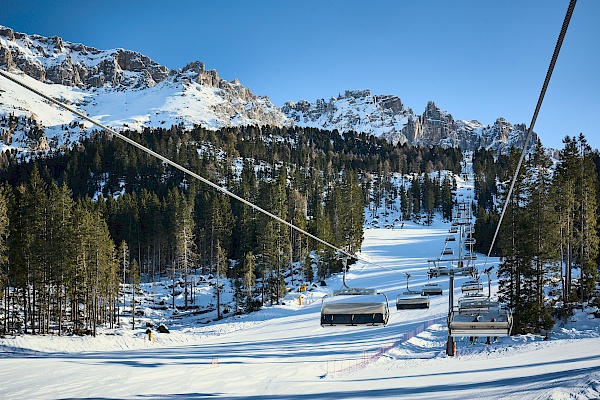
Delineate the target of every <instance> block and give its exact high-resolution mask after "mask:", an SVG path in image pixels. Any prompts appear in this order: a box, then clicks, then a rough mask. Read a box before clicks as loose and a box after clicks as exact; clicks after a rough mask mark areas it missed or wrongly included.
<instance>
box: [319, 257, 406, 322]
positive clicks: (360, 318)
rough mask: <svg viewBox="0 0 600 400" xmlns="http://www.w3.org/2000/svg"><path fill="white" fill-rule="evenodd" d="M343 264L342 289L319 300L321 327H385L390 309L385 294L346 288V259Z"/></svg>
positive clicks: (363, 289)
mask: <svg viewBox="0 0 600 400" xmlns="http://www.w3.org/2000/svg"><path fill="white" fill-rule="evenodd" d="M343 262H344V268H343V271H344V275H343V281H342V284H343V289H340V290H334V291H333V297H329V296H324V297H323V298H322V299H321V326H324V325H329V326H333V325H371V326H374V325H384V326H385V325H387V323H388V319H389V316H390V308H389V304H388V298H387V296H386V295H385V293H379V292H377V290H376V289H366V288H350V287H348V285H346V265H347V260H346V258H344V260H343ZM407 285H408V283H407ZM381 296H383V298H382V297H381ZM326 298H327V301H325V300H326ZM384 300H385V301H384Z"/></svg>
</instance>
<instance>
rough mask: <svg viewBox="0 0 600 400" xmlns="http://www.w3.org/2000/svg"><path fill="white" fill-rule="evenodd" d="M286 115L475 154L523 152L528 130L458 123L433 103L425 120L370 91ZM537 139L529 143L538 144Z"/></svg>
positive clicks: (501, 122)
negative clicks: (482, 150)
mask: <svg viewBox="0 0 600 400" xmlns="http://www.w3.org/2000/svg"><path fill="white" fill-rule="evenodd" d="M282 111H283V112H284V113H285V114H286V115H287V116H288V117H290V118H291V119H293V120H294V122H295V124H297V125H299V126H310V127H316V128H323V129H337V130H338V131H339V132H346V131H350V130H354V131H357V132H366V133H370V134H373V135H375V136H379V137H383V138H385V139H387V140H388V141H391V142H393V143H400V144H404V143H407V144H409V145H414V146H433V145H439V146H442V147H460V148H462V149H463V150H475V149H477V148H479V147H481V146H483V147H485V148H488V149H494V150H496V151H499V152H501V153H507V152H509V151H510V148H511V147H512V146H514V147H516V148H521V147H522V146H523V142H524V141H525V137H526V135H527V130H526V128H525V126H524V125H522V124H521V125H515V126H513V125H512V124H510V123H509V122H507V121H506V120H505V119H503V118H498V119H497V120H496V122H495V123H494V125H493V126H491V127H490V126H487V127H485V126H484V125H483V124H481V123H480V122H478V121H475V120H473V121H464V120H455V119H454V118H453V117H452V115H451V114H449V113H448V112H446V111H443V110H441V109H440V108H439V107H437V106H436V105H435V103H434V102H432V101H430V102H428V103H427V106H426V107H425V111H424V112H423V114H421V115H417V114H414V113H413V112H412V110H411V109H408V110H406V109H405V108H404V105H403V104H402V101H401V100H400V98H398V97H397V96H393V95H384V96H380V95H375V96H374V95H372V94H371V92H370V91H369V90H353V91H346V92H345V93H344V95H343V96H342V95H339V96H338V97H337V98H331V99H330V100H329V102H326V101H325V100H323V99H320V100H317V101H315V102H314V103H309V102H308V101H306V100H301V101H299V102H297V103H293V102H287V103H286V104H285V105H284V106H283V107H282ZM536 140H537V136H536V135H534V137H533V138H532V141H531V143H535V141H536Z"/></svg>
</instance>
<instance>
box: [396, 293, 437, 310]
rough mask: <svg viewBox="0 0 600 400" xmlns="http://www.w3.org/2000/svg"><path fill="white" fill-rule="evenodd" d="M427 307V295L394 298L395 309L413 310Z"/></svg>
mask: <svg viewBox="0 0 600 400" xmlns="http://www.w3.org/2000/svg"><path fill="white" fill-rule="evenodd" d="M423 308H429V297H400V296H398V297H397V298H396V309H397V310H414V309H423Z"/></svg>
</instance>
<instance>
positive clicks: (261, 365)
mask: <svg viewBox="0 0 600 400" xmlns="http://www.w3.org/2000/svg"><path fill="white" fill-rule="evenodd" d="M459 187H460V188H461V189H459V190H464V189H465V188H466V187H467V185H466V184H465V183H464V182H462V181H459ZM464 193H465V194H466V193H467V192H466V191H465V192H464ZM395 218H396V216H395V215H391V216H388V219H389V220H391V221H394V219H395ZM381 219H382V220H383V218H381ZM367 224H370V225H369V227H370V228H369V229H366V230H365V241H364V245H363V248H362V255H363V256H365V257H366V258H368V259H370V260H371V261H372V262H374V263H377V264H378V265H379V266H381V267H384V268H380V267H379V266H378V265H372V264H366V263H361V262H358V263H357V264H355V265H353V266H352V267H351V269H350V271H349V273H348V275H347V281H348V283H349V284H350V285H351V286H353V287H372V288H376V289H378V290H380V291H384V292H385V293H386V294H387V296H388V298H389V302H390V321H389V324H388V325H387V326H386V327H381V326H378V327H365V326H359V327H321V326H320V324H319V320H320V306H321V300H320V299H321V297H322V296H323V295H325V294H327V293H330V291H331V290H333V289H338V288H339V287H341V285H342V278H341V276H334V277H332V278H330V279H328V280H327V286H326V287H317V288H314V291H312V292H310V293H309V296H308V297H307V298H306V299H305V304H304V305H302V306H301V305H298V302H297V296H298V293H297V292H292V293H290V294H288V296H287V297H286V299H285V305H275V306H270V307H265V308H264V309H263V310H261V311H259V312H256V313H252V314H248V315H244V316H241V317H231V318H226V319H224V320H221V321H218V322H213V323H211V324H208V325H197V324H196V325H194V324H192V323H191V322H190V323H186V322H185V319H182V320H181V322H180V324H181V326H178V327H172V329H171V333H170V334H159V333H157V334H156V337H157V342H149V341H148V340H146V335H145V334H144V331H145V326H143V327H142V326H139V328H137V329H135V330H132V329H131V325H129V329H125V328H121V329H117V330H113V331H108V330H104V331H102V333H101V334H100V335H98V336H97V337H95V338H94V337H72V336H67V337H58V336H49V335H27V336H18V337H12V338H11V337H9V338H2V339H0V367H1V368H0V382H2V384H1V385H0V398H3V399H24V398H35V399H57V398H107V399H117V398H118V399H122V398H127V399H130V398H131V399H139V398H195V399H218V398H222V399H225V398H240V399H292V398H293V399H300V400H303V399H307V400H308V399H311V400H312V399H367V398H369V399H373V398H386V399H388V398H407V399H552V400H564V399H594V398H600V329H599V325H600V323H599V321H598V320H597V319H588V318H589V317H588V316H589V315H590V314H587V313H585V312H584V311H581V312H580V313H578V314H576V315H575V316H574V318H573V319H572V320H571V321H570V322H568V323H566V324H565V326H557V327H556V328H555V329H554V331H553V332H552V334H551V336H550V339H549V340H543V339H542V338H541V337H540V336H535V335H517V336H513V337H507V338H500V340H499V342H498V343H496V344H493V345H491V346H486V345H484V344H483V342H484V341H485V340H484V339H483V338H482V341H481V342H480V343H479V344H477V345H473V346H469V344H468V339H467V338H459V339H457V356H456V357H448V356H446V354H445V345H446V340H447V330H446V326H445V322H444V321H443V318H444V316H445V315H446V312H447V309H448V282H447V279H445V278H437V279H433V280H432V281H433V282H435V283H439V284H440V285H441V286H442V288H443V289H444V296H440V297H432V298H431V306H430V308H429V309H428V310H402V311H399V310H396V309H395V298H396V296H397V295H399V294H402V293H403V292H404V291H405V290H406V277H405V274H404V273H405V272H410V274H411V278H410V286H411V288H412V289H415V288H419V287H420V286H422V285H423V284H425V283H427V282H428V279H427V274H426V272H427V260H428V259H431V258H435V257H437V256H438V254H439V250H440V249H442V248H443V246H444V238H445V236H446V235H447V231H448V228H449V225H450V224H449V223H444V222H442V221H436V222H434V224H433V225H432V226H429V227H424V226H422V225H419V224H415V223H412V222H408V221H405V225H404V228H402V229H400V228H399V225H397V224H396V226H395V228H394V229H381V228H376V227H374V226H373V221H372V220H370V221H367ZM453 246H457V244H453ZM480 257H483V256H481V255H480ZM490 262H491V263H492V264H494V263H497V262H498V260H496V259H494V260H490ZM478 265H479V266H480V263H479V264H478ZM463 279H468V278H466V277H457V278H456V287H455V299H458V298H459V297H460V283H461V282H462V280H463ZM486 286H487V282H486V281H485V279H484V287H486ZM159 287H160V286H159ZM165 290H166V289H165ZM486 290H487V287H486ZM496 290H497V286H496V284H495V281H494V284H493V285H492V293H495V291H496ZM306 303H308V304H306ZM440 316H441V318H442V321H441V322H439V321H437V319H439V318H440ZM436 318H437V319H436ZM427 321H430V322H431V324H429V325H430V326H429V327H428V328H426V329H425V330H423V331H422V332H420V333H418V332H419V331H420V328H419V327H420V326H422V325H423V323H424V322H427ZM108 333H112V334H111V335H109V334H108ZM403 338H407V339H403Z"/></svg>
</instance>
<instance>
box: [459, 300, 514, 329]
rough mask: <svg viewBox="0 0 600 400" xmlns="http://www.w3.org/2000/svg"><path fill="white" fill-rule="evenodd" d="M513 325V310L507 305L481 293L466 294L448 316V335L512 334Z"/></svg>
mask: <svg viewBox="0 0 600 400" xmlns="http://www.w3.org/2000/svg"><path fill="white" fill-rule="evenodd" d="M512 325H513V316H512V312H511V311H510V308H508V307H507V306H506V305H504V304H502V303H499V302H498V301H493V300H491V299H490V298H489V297H486V296H483V295H481V294H477V295H466V296H464V297H462V298H461V299H459V300H458V307H453V308H452V311H451V312H450V314H449V316H448V335H449V336H452V337H460V336H510V332H511V330H512Z"/></svg>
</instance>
